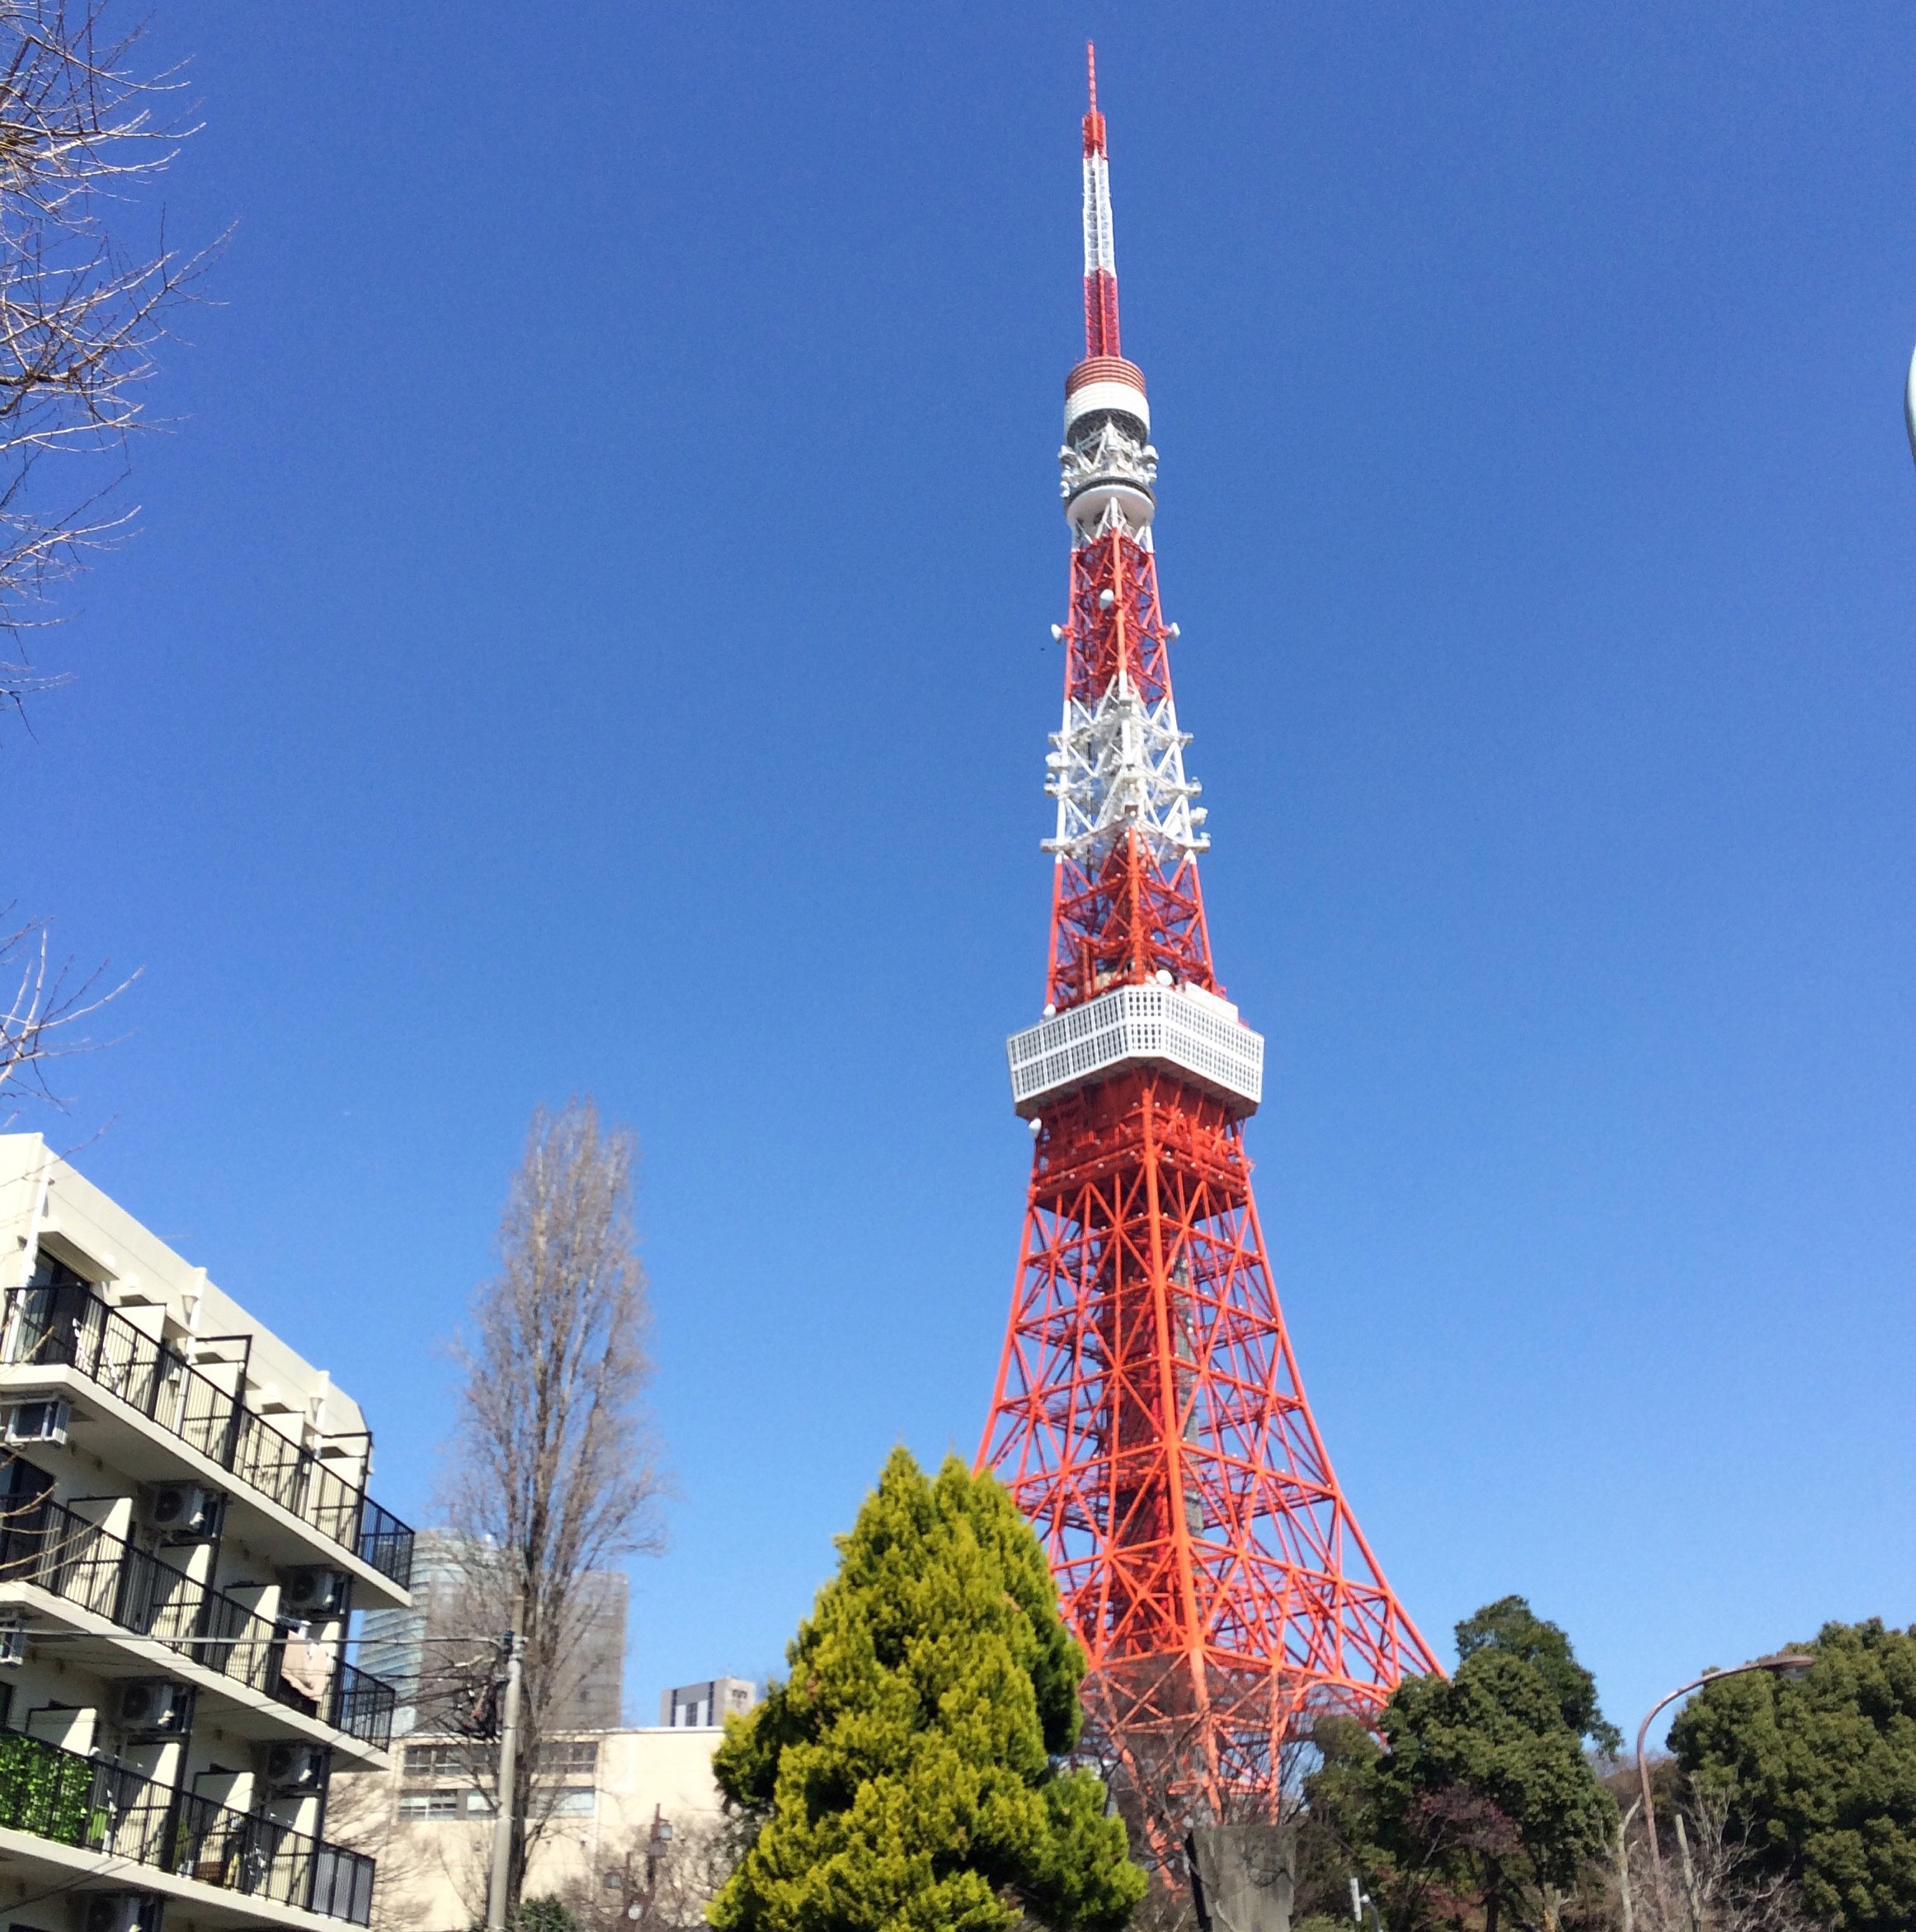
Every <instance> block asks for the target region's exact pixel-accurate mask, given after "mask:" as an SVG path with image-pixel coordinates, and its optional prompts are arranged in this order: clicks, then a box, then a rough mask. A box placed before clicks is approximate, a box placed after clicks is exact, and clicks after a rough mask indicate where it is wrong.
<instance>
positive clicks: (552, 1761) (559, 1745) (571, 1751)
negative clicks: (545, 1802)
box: [539, 1737, 599, 1778]
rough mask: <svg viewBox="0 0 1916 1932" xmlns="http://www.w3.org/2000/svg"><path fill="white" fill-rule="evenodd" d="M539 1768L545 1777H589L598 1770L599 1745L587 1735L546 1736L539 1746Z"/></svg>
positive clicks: (594, 1774)
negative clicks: (546, 1738)
mask: <svg viewBox="0 0 1916 1932" xmlns="http://www.w3.org/2000/svg"><path fill="white" fill-rule="evenodd" d="M598 1770H599V1746H598V1745H597V1744H596V1743H595V1742H593V1741H592V1740H591V1738H588V1737H553V1738H548V1740H547V1741H546V1742H544V1744H542V1745H540V1746H539V1772H540V1775H542V1776H544V1777H547V1778H591V1777H593V1776H596V1775H597V1773H598Z"/></svg>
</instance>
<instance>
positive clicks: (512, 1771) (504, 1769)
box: [486, 1596, 525, 1932]
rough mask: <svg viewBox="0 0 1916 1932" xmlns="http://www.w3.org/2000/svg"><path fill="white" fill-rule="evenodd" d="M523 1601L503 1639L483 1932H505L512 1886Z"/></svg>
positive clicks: (522, 1599)
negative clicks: (495, 1798) (495, 1796)
mask: <svg viewBox="0 0 1916 1932" xmlns="http://www.w3.org/2000/svg"><path fill="white" fill-rule="evenodd" d="M524 1649H525V1597H524V1596H519V1597H516V1598H515V1599H514V1601H513V1605H512V1628H511V1630H510V1631H509V1632H508V1633H507V1634H506V1711H505V1715H504V1716H503V1717H502V1718H501V1720H500V1724H499V1803H498V1805H497V1808H496V1809H495V1810H494V1812H493V1813H492V1886H491V1887H490V1888H489V1889H488V1891H487V1894H486V1932H506V1892H507V1889H508V1888H509V1887H510V1886H511V1883H512V1828H513V1826H514V1825H515V1824H516V1823H517V1822H518V1821H517V1819H516V1817H515V1815H514V1805H513V1791H514V1787H515V1776H516V1772H517V1765H516V1760H517V1758H518V1755H519V1679H520V1652H522V1651H523V1650H524Z"/></svg>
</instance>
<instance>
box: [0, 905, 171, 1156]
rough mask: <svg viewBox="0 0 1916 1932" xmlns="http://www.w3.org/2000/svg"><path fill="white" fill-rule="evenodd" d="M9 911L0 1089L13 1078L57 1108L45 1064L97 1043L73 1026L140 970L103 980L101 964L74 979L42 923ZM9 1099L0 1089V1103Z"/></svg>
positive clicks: (2, 951) (0, 956)
mask: <svg viewBox="0 0 1916 1932" xmlns="http://www.w3.org/2000/svg"><path fill="white" fill-rule="evenodd" d="M11 915H12V908H11V907H8V908H6V909H4V910H0V1001H4V1002H5V1004H4V1005H3V1006H0V1088H6V1087H7V1084H8V1083H9V1082H12V1083H15V1088H14V1091H15V1093H24V1094H26V1095H29V1096H31V1098H35V1099H38V1100H42V1101H45V1102H48V1103H49V1104H50V1105H52V1106H54V1107H58V1106H60V1105H61V1104H62V1102H61V1101H60V1098H59V1095H58V1094H56V1093H54V1090H53V1088H52V1087H51V1086H50V1085H49V1084H48V1080H47V1068H48V1065H49V1063H50V1062H52V1061H54V1060H60V1059H64V1058H65V1057H67V1056H68V1055H72V1054H75V1053H87V1052H90V1051H92V1049H93V1047H94V1046H97V1044H99V1043H98V1042H97V1041H93V1040H91V1039H89V1038H88V1037H87V1035H86V1033H85V1032H76V1031H74V1029H75V1028H77V1027H84V1025H85V1022H87V1020H89V1019H91V1018H92V1017H93V1016H94V1015H95V1014H96V1013H98V1012H99V1011H100V1009H101V1008H102V1007H103V1006H105V1005H106V1004H107V1002H108V1001H109V1000H111V999H117V998H118V997H119V996H120V994H122V993H124V992H125V990H126V989H127V988H128V987H129V986H130V985H132V984H133V982H134V980H137V979H138V978H139V973H138V972H137V971H135V972H132V973H129V974H128V975H127V976H126V977H125V979H124V980H120V983H119V984H118V985H106V967H105V966H97V967H95V968H94V970H93V971H92V972H90V973H88V974H87V975H85V976H84V977H83V978H76V977H75V975H74V971H73V961H71V960H70V959H68V960H66V961H54V958H53V957H52V954H51V952H50V949H49V945H48V941H47V929H46V927H45V925H44V924H42V923H41V922H40V921H39V920H37V919H27V920H25V921H22V922H21V923H20V924H11ZM7 1098H10V1096H8V1095H6V1094H5V1093H0V1104H3V1102H5V1100H6V1099H7ZM12 1117H13V1116H12V1115H8V1114H3V1113H0V1124H3V1125H9V1126H10V1125H11V1124H12Z"/></svg>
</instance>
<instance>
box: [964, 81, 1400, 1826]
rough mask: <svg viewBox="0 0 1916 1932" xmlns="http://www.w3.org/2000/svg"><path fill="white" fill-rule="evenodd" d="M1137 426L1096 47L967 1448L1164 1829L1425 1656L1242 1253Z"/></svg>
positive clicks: (1253, 1103)
mask: <svg viewBox="0 0 1916 1932" xmlns="http://www.w3.org/2000/svg"><path fill="white" fill-rule="evenodd" d="M1150 433H1151V411H1150V407H1149V405H1148V404H1147V402H1146V399H1145V388H1144V377H1143V374H1142V372H1141V371H1140V370H1139V369H1137V366H1136V365H1135V364H1132V363H1129V362H1127V361H1126V360H1124V359H1123V355H1122V353H1121V351H1120V349H1119V346H1118V277H1117V271H1116V269H1115V266H1114V264H1113V250H1112V231H1111V194H1110V181H1109V172H1108V166H1107V162H1106V153H1105V139H1104V116H1103V115H1101V114H1099V111H1098V96H1097V78H1096V73H1095V68H1094V69H1093V71H1092V74H1091V102H1090V112H1089V113H1088V114H1087V115H1085V360H1083V361H1082V362H1080V364H1078V365H1077V367H1076V369H1073V370H1072V371H1071V375H1070V377H1069V378H1067V380H1066V384H1065V445H1064V448H1063V449H1062V451H1061V452H1060V453H1059V462H1060V463H1061V465H1062V469H1063V472H1064V475H1063V494H1064V507H1065V515H1066V518H1067V519H1068V520H1069V522H1070V524H1071V604H1070V609H1069V613H1068V615H1067V617H1066V621H1065V622H1064V623H1062V625H1059V626H1057V627H1056V628H1055V633H1054V634H1055V635H1056V636H1057V637H1058V638H1059V639H1060V641H1061V642H1062V643H1063V645H1064V646H1065V650H1066V661H1065V692H1064V717H1063V722H1062V725H1061V726H1060V727H1059V729H1058V731H1057V732H1056V734H1055V735H1054V736H1052V740H1051V743H1052V751H1051V754H1050V756H1049V757H1048V758H1047V759H1046V761H1045V763H1046V765H1047V769H1048V773H1049V776H1048V779H1047V785H1046V790H1047V792H1049V793H1050V794H1051V795H1052V797H1055V798H1056V799H1057V831H1056V834H1055V836H1054V837H1052V839H1048V840H1047V842H1046V849H1047V851H1048V852H1050V853H1052V855H1053V858H1054V864H1055V870H1054V872H1053V875H1052V876H1053V885H1052V924H1051V958H1050V965H1049V980H1048V988H1047V1000H1046V1004H1045V1008H1044V1015H1043V1019H1042V1021H1041V1022H1040V1023H1039V1024H1038V1025H1037V1026H1034V1027H1030V1028H1029V1029H1028V1030H1027V1031H1025V1032H1020V1033H1018V1034H1015V1035H1014V1036H1013V1037H1012V1039H1011V1041H1010V1045H1009V1053H1010V1063H1011V1088H1012V1095H1013V1100H1014V1105H1015V1106H1016V1108H1017V1111H1018V1112H1019V1113H1020V1114H1022V1115H1024V1116H1025V1117H1026V1118H1027V1119H1028V1120H1029V1121H1030V1122H1031V1124H1032V1127H1033V1133H1034V1135H1035V1140H1036V1145H1035V1154H1034V1159H1033V1164H1032V1173H1031V1191H1030V1196H1029V1206H1028V1208H1027V1210H1026V1214H1025V1224H1024V1250H1023V1253H1022V1256H1021V1257H1020V1260H1019V1268H1018V1281H1017V1286H1016V1289H1015V1291H1014V1296H1013V1300H1012V1306H1011V1320H1010V1328H1009V1331H1008V1333H1007V1334H1006V1336H1005V1352H1004V1357H1003V1361H1002V1363H1001V1365H1000V1369H999V1371H998V1386H997V1391H996V1395H995V1397H994V1398H993V1401H992V1404H991V1419H990V1421H989V1422H988V1423H987V1425H986V1431H985V1436H984V1441H983V1444H982V1447H981V1449H980V1450H979V1462H980V1464H981V1466H983V1467H986V1468H989V1469H991V1470H993V1471H994V1472H995V1473H996V1474H997V1475H998V1477H999V1478H1000V1479H1001V1480H1002V1481H1003V1482H1004V1483H1006V1484H1007V1485H1008V1486H1009V1488H1010V1491H1011V1492H1012V1494H1013V1495H1014V1497H1016V1499H1017V1501H1018V1503H1019V1507H1020V1508H1021V1509H1022V1510H1023V1511H1024V1515H1025V1516H1027V1518H1028V1519H1029V1521H1031V1523H1032V1524H1033V1525H1034V1526H1035V1528H1036V1529H1037V1530H1038V1534H1039V1535H1040V1536H1041V1537H1042V1538H1043V1542H1044V1544H1045V1548H1046V1549H1047V1551H1048V1553H1049V1554H1050V1558H1051V1563H1052V1571H1053V1572H1054V1574H1055V1575H1056V1577H1057V1583H1058V1588H1059V1591H1060V1593H1061V1596H1062V1599H1063V1604H1064V1610H1065V1614H1066V1617H1067V1618H1068V1619H1069V1620H1070V1622H1071V1624H1072V1625H1073V1627H1074V1628H1075V1629H1076V1631H1077V1634H1078V1636H1079V1638H1080V1640H1081V1641H1082V1643H1083V1644H1084V1646H1085V1651H1086V1652H1087V1654H1088V1656H1089V1657H1090V1665H1091V1669H1090V1675H1089V1676H1088V1677H1087V1679H1086V1683H1085V1699H1086V1714H1087V1719H1088V1722H1089V1725H1090V1733H1091V1735H1092V1736H1093V1737H1095V1739H1096V1740H1098V1741H1099V1744H1100V1748H1104V1749H1105V1750H1107V1751H1110V1752H1111V1753H1112V1754H1113V1757H1114V1758H1115V1759H1116V1760H1119V1769H1120V1770H1121V1772H1124V1771H1127V1772H1128V1777H1129V1780H1130V1781H1131V1782H1132V1784H1133V1785H1134V1787H1136V1788H1137V1791H1138V1795H1139V1797H1140V1798H1141V1799H1142V1800H1143V1801H1146V1807H1147V1809H1149V1808H1150V1807H1149V1803H1148V1801H1149V1800H1150V1798H1151V1796H1152V1793H1154V1792H1155V1793H1156V1798H1157V1800H1158V1801H1159V1802H1158V1805H1157V1807H1156V1808H1157V1811H1158V1822H1157V1823H1156V1825H1152V1826H1151V1831H1152V1836H1153V1837H1154V1838H1158V1839H1160V1841H1161V1840H1162V1837H1163V1833H1164V1829H1165V1826H1166V1825H1167V1823H1168V1822H1169V1821H1170V1820H1171V1819H1172V1818H1174V1817H1175V1818H1180V1819H1188V1818H1191V1817H1198V1816H1199V1815H1201V1814H1203V1813H1207V1812H1208V1814H1209V1815H1210V1816H1211V1817H1213V1818H1217V1819H1222V1818H1223V1817H1226V1816H1232V1815H1235V1816H1244V1815H1245V1813H1246V1811H1247V1809H1248V1810H1250V1811H1253V1812H1255V1810H1257V1809H1259V1808H1261V1807H1264V1806H1265V1805H1268V1804H1269V1803H1270V1802H1271V1801H1273V1799H1274V1797H1275V1794H1276V1792H1277V1789H1278V1784H1280V1782H1281V1779H1282V1777H1283V1768H1282V1765H1283V1746H1285V1744H1287V1743H1288V1742H1292V1741H1294V1740H1295V1739H1297V1738H1298V1737H1301V1736H1302V1735H1303V1734H1304V1733H1305V1732H1306V1731H1307V1730H1308V1728H1309V1727H1310V1725H1311V1723H1313V1722H1314V1721H1315V1719H1316V1717H1317V1716H1318V1715H1319V1714H1320V1713H1322V1712H1324V1711H1325V1710H1327V1709H1330V1710H1339V1711H1344V1712H1348V1713H1352V1714H1354V1715H1357V1716H1359V1717H1365V1718H1373V1717H1374V1716H1375V1713H1376V1712H1377V1708H1378V1706H1379V1705H1380V1704H1382V1700H1383V1699H1385V1698H1386V1697H1387V1696H1388V1695H1389V1694H1390V1691H1391V1688H1392V1686H1393V1685H1396V1682H1397V1681H1398V1680H1399V1678H1400V1677H1401V1676H1404V1675H1405V1673H1406V1672H1413V1671H1434V1670H1435V1669H1436V1668H1437V1664H1436V1661H1435V1659H1434V1658H1433V1657H1432V1655H1431V1652H1430V1651H1429V1647H1428V1646H1427V1645H1426V1644H1425V1643H1424V1639H1423V1638H1422V1637H1421V1636H1419V1634H1418V1632H1417V1629H1416V1627H1415V1625H1414V1624H1412V1623H1411V1621H1410V1618H1409V1617H1408V1616H1407V1615H1405V1612H1404V1610H1403V1607H1402V1605H1401V1604H1400V1603H1399V1602H1398V1601H1397V1599H1396V1596H1394V1595H1393V1594H1392V1593H1391V1587H1390V1586H1389V1585H1388V1584H1387V1583H1386V1582H1385V1580H1384V1577H1383V1572H1382V1570H1380V1569H1379V1568H1378V1567H1377V1559H1376V1558H1374V1557H1373V1556H1372V1554H1371V1551H1370V1547H1369V1545H1368V1544H1367V1543H1366V1542H1365V1541H1364V1539H1363V1533H1362V1531H1360V1530H1358V1526H1357V1523H1356V1521H1355V1519H1354V1518H1353V1516H1352V1515H1351V1512H1350V1508H1349V1505H1348V1504H1347V1503H1346V1502H1345V1501H1344V1496H1343V1493H1342V1492H1341V1491H1340V1490H1339V1488H1338V1484H1337V1478H1336V1477H1335V1475H1334V1474H1332V1471H1331V1467H1330V1457H1329V1456H1328V1455H1326V1454H1325V1449H1324V1443H1323V1441H1322V1438H1321V1437H1320V1436H1319V1434H1318V1432H1317V1426H1316V1422H1313V1421H1312V1419H1311V1411H1310V1408H1309V1407H1308V1406H1307V1404H1306V1402H1305V1399H1304V1390H1303V1385H1302V1383H1301V1382H1300V1381H1299V1380H1298V1377H1297V1364H1296V1362H1295V1361H1293V1359H1292V1353H1291V1345H1290V1342H1289V1341H1288V1338H1287V1337H1286V1334H1285V1332H1284V1323H1283V1315H1282V1314H1281V1313H1280V1312H1279V1309H1278V1297H1277V1293H1276V1290H1275V1289H1274V1288H1273V1286H1272V1281H1271V1272H1270V1267H1269V1262H1267V1260H1266V1258H1265V1254H1264V1235H1263V1233H1262V1231H1261V1229H1259V1225H1258V1215H1257V1207H1256V1204H1255V1201H1253V1199H1252V1197H1251V1187H1250V1162H1249V1160H1248V1159H1246V1158H1245V1151H1244V1138H1243V1122H1244V1120H1245V1116H1247V1115H1249V1114H1250V1113H1251V1112H1254V1111H1255V1108H1256V1107H1257V1104H1258V1102H1259V1098H1260V1095H1261V1093H1262V1088H1263V1075H1264V1041H1263V1040H1262V1039H1261V1038H1260V1037H1259V1035H1258V1034H1256V1033H1255V1032H1252V1031H1251V1030H1250V1027H1247V1026H1246V1025H1245V1023H1244V1022H1243V1021H1242V1020H1241V1019H1240V1018H1239V1017H1238V1012H1237V1008H1236V1007H1235V1006H1233V1005H1232V1004H1231V1003H1230V1002H1229V1001H1228V1000H1227V999H1226V998H1225V997H1224V994H1223V991H1222V988H1221V987H1220V986H1219V985H1218V983H1217V975H1216V973H1215V971H1213V969H1212V959H1211V941H1210V934H1209V932H1208V928H1207V927H1206V924H1205V919H1204V902H1203V895H1202V894H1201V893H1200V891H1199V890H1198V854H1199V853H1201V852H1203V850H1204V849H1205V848H1206V847H1207V845H1208V843H1209V840H1208V838H1207V836H1206V834H1204V832H1203V830H1202V827H1203V822H1204V817H1205V814H1204V811H1203V807H1201V806H1198V805H1196V804H1194V803H1193V800H1194V799H1195V797H1196V796H1197V793H1198V786H1197V784H1196V783H1195V782H1194V781H1193V779H1191V778H1189V777H1188V776H1187V775H1186V773H1185V769H1184V747H1185V746H1186V745H1188V744H1189V741H1190V740H1189V737H1188V736H1186V735H1185V734H1184V732H1182V731H1179V728H1178V718H1177V712H1176V709H1175V706H1174V705H1173V703H1172V698H1171V676H1170V651H1169V646H1170V644H1171V643H1172V642H1173V641H1175V638H1176V637H1177V635H1178V628H1177V626H1176V625H1175V624H1169V623H1165V620H1164V617H1163V613H1162V611H1161V609H1160V605H1159V602H1158V583H1157V565H1156V557H1155V556H1154V554H1153V550H1152V544H1151V519H1152V516H1153V514H1154V512H1155V510H1156V495H1155V487H1156V476H1157V452H1156V449H1153V448H1152V447H1151V442H1150ZM1247 1800H1248V1801H1249V1802H1248V1805H1247V1803H1246V1801H1247ZM1166 1804H1168V1805H1169V1807H1170V1809H1169V1811H1166V1810H1165V1808H1164V1807H1165V1805H1166ZM1145 1822H1146V1823H1147V1824H1150V1823H1151V1821H1150V1819H1149V1818H1148V1817H1147V1819H1146V1821H1145Z"/></svg>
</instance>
